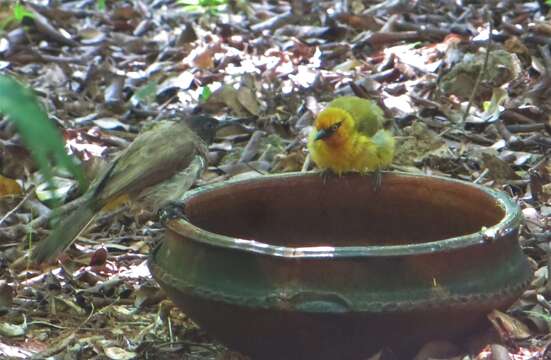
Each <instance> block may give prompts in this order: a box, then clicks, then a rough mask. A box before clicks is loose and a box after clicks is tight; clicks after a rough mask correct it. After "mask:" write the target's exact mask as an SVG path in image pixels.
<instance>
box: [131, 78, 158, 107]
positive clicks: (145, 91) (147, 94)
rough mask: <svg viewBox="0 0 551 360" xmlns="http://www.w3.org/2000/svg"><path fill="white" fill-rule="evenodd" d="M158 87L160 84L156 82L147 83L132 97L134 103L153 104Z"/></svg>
mask: <svg viewBox="0 0 551 360" xmlns="http://www.w3.org/2000/svg"><path fill="white" fill-rule="evenodd" d="M158 86H159V84H158V82H157V81H155V80H152V81H149V82H147V83H146V84H145V85H143V86H142V87H140V88H139V89H138V90H136V92H135V93H134V95H132V98H133V101H135V102H142V103H145V104H151V103H152V102H153V101H155V96H156V94H157V87H158Z"/></svg>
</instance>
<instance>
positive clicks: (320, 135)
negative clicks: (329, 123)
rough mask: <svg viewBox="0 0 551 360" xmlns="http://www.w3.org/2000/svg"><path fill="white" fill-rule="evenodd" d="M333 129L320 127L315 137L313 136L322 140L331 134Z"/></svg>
mask: <svg viewBox="0 0 551 360" xmlns="http://www.w3.org/2000/svg"><path fill="white" fill-rule="evenodd" d="M333 133H334V131H333V130H332V129H331V128H329V129H321V130H319V131H318V133H317V134H316V137H315V140H323V139H327V138H328V137H329V136H331V135H333Z"/></svg>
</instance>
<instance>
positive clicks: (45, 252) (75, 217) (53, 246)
mask: <svg viewBox="0 0 551 360" xmlns="http://www.w3.org/2000/svg"><path fill="white" fill-rule="evenodd" d="M96 212H97V210H96V209H95V207H94V206H93V203H92V202H90V201H87V202H84V204H82V205H81V206H80V207H79V208H78V209H77V210H76V211H74V212H73V213H72V214H70V215H69V216H68V217H67V218H65V219H63V220H61V221H60V222H59V223H58V224H56V226H55V227H54V229H53V230H52V232H51V233H50V235H49V236H48V237H47V238H46V239H44V240H42V241H41V242H39V243H38V245H37V246H36V247H35V248H34V249H33V250H32V253H31V259H32V261H34V262H36V263H42V262H44V261H49V260H53V259H55V258H56V257H57V256H58V255H59V253H61V252H62V251H63V250H65V248H67V247H68V246H69V245H71V243H72V242H73V240H74V239H75V238H76V237H77V236H79V235H80V233H81V232H82V230H84V228H85V227H86V226H87V225H88V224H89V223H90V222H91V221H92V220H93V219H94V216H95V215H96Z"/></svg>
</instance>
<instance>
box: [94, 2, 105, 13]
mask: <svg viewBox="0 0 551 360" xmlns="http://www.w3.org/2000/svg"><path fill="white" fill-rule="evenodd" d="M96 7H97V8H98V10H99V11H105V9H106V7H107V4H106V0H98V2H97V3H96Z"/></svg>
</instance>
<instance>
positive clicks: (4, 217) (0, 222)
mask: <svg viewBox="0 0 551 360" xmlns="http://www.w3.org/2000/svg"><path fill="white" fill-rule="evenodd" d="M33 194H34V186H31V188H30V189H29V191H28V192H27V194H25V197H23V199H21V201H20V202H19V203H18V204H17V205H16V206H15V207H14V208H13V209H11V210H10V211H8V212H7V213H6V215H4V216H2V218H1V219H0V225H2V223H3V222H4V221H6V219H7V218H9V217H10V216H11V215H12V214H14V213H15V212H16V211H17V210H19V209H20V208H21V206H23V204H24V203H25V201H27V200H28V199H29V198H30V197H31V196H32V195H33Z"/></svg>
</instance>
